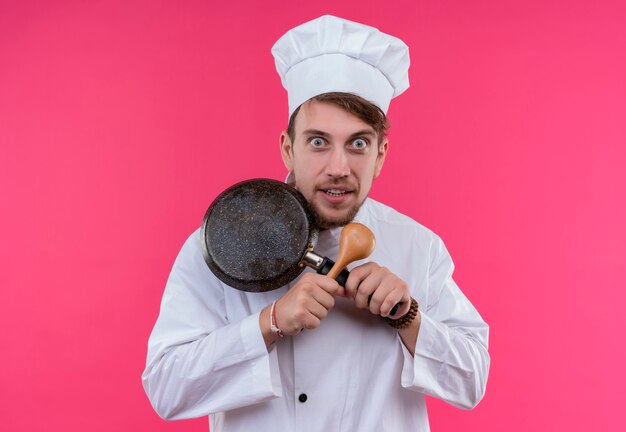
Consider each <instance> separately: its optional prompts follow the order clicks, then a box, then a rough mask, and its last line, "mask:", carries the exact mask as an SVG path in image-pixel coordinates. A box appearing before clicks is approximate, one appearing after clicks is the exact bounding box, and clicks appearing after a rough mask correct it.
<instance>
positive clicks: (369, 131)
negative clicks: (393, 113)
mask: <svg viewBox="0 0 626 432" xmlns="http://www.w3.org/2000/svg"><path fill="white" fill-rule="evenodd" d="M302 133H303V134H304V135H307V136H313V135H315V136H320V137H322V138H330V134H329V133H328V132H324V131H321V130H318V129H306V130H305V131H304V132H302ZM360 136H369V137H372V138H376V133H375V132H374V130H373V129H362V130H360V131H356V132H354V133H353V134H351V135H350V136H349V137H348V139H353V138H356V137H360Z"/></svg>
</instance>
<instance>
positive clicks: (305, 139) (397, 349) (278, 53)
mask: <svg viewBox="0 0 626 432" xmlns="http://www.w3.org/2000/svg"><path fill="white" fill-rule="evenodd" d="M273 53H274V55H275V57H276V64H277V68H278V70H279V73H280V74H281V78H282V80H283V84H284V85H285V87H286V88H287V90H288V94H289V113H290V123H289V127H288V129H287V131H285V132H283V133H282V134H281V136H280V146H281V153H282V157H283V160H284V163H285V166H286V167H287V169H288V170H289V172H290V175H289V180H288V181H289V182H290V183H292V184H293V185H294V186H295V187H296V188H297V189H298V190H299V191H300V192H301V193H302V194H303V195H304V197H305V198H306V199H307V201H308V202H309V204H310V206H311V207H312V209H313V210H314V212H315V214H316V218H317V222H318V224H319V225H320V226H321V227H323V228H324V229H325V230H324V231H322V232H321V234H320V237H319V240H318V243H317V246H316V251H318V252H319V253H320V254H324V255H327V256H336V253H337V248H338V238H339V232H340V231H341V226H343V225H345V224H346V223H348V222H350V221H352V220H354V221H358V222H361V223H363V224H365V225H366V226H368V227H369V228H370V229H371V230H372V231H373V232H374V234H375V236H376V239H377V244H376V249H375V251H374V253H373V254H372V256H371V257H370V258H368V260H367V261H368V262H366V263H360V265H358V264H359V263H357V265H354V266H351V269H350V270H351V271H350V277H349V279H348V281H347V282H346V286H345V288H342V287H340V286H339V285H338V284H337V282H336V281H334V280H332V279H330V278H328V277H326V276H322V275H317V274H314V273H312V272H305V273H304V274H303V275H302V276H301V277H299V278H298V279H296V280H295V281H293V282H292V283H291V284H289V285H288V286H285V287H282V288H280V289H278V290H275V291H271V292H266V293H248V292H242V291H237V290H235V289H232V288H230V287H228V286H226V285H224V284H223V283H221V282H220V281H219V280H218V279H217V278H216V277H215V276H214V275H213V274H212V273H211V272H210V270H209V269H208V268H207V266H206V264H205V263H204V260H203V258H202V253H201V243H200V242H201V240H200V236H199V233H198V232H196V233H194V234H193V235H192V236H191V237H190V238H189V240H188V241H187V242H186V243H185V245H184V246H183V249H182V250H181V252H180V254H179V256H178V258H177V260H176V263H175V264H174V268H173V269H172V273H171V275H170V278H169V280H168V284H167V287H166V291H165V294H164V296H163V302H162V306H161V313H160V315H159V319H158V321H157V323H156V325H155V328H154V331H153V333H152V335H151V337H150V342H149V352H148V362H147V366H146V370H145V372H144V374H143V382H144V388H145V389H146V392H147V394H148V396H149V397H150V400H151V402H152V404H153V406H154V408H155V409H156V410H157V412H158V413H159V414H160V415H161V416H163V417H165V418H171V419H177V418H189V417H198V416H204V415H209V419H210V427H211V431H248V430H252V429H255V430H289V431H291V430H294V431H335V430H337V431H338V430H345V431H356V430H363V431H367V430H377V431H384V430H389V431H394V432H395V431H398V430H400V431H402V430H422V431H425V430H429V426H428V417H427V413H426V406H425V400H424V395H426V394H428V395H431V396H434V397H438V398H441V399H443V400H446V401H448V402H450V403H451V404H454V405H456V406H459V407H463V408H472V407H473V406H475V405H476V404H477V403H478V402H479V401H480V399H481V398H482V396H483V394H484V391H485V386H486V381H487V373H488V369H489V354H488V352H487V338H488V327H487V325H486V324H485V323H484V322H483V320H482V319H481V318H480V315H479V314H478V313H477V312H476V310H475V309H474V308H473V307H472V305H471V304H470V302H469V301H468V300H467V299H466V298H465V297H464V296H463V294H462V293H461V291H460V290H459V289H458V287H457V286H456V284H455V283H454V281H453V280H452V271H453V264H452V261H451V259H450V257H449V255H448V253H447V251H446V250H445V247H444V246H443V243H442V242H441V240H440V239H439V238H438V237H437V236H436V235H435V234H433V233H432V232H431V231H429V230H427V229H426V228H424V227H422V226H421V225H419V224H418V223H416V222H415V221H413V220H411V219H410V218H408V217H406V216H403V215H401V214H399V213H397V212H395V211H394V210H392V209H391V208H389V207H386V206H384V205H382V204H380V203H377V202H375V201H374V200H372V199H369V198H367V195H368V193H369V191H370V188H371V186H372V183H373V181H374V179H375V178H376V177H377V176H378V174H379V173H380V171H381V169H382V167H383V163H384V160H385V156H386V153H387V150H388V142H387V139H386V137H385V130H386V118H385V112H386V110H387V108H388V105H389V101H390V100H391V98H392V97H393V96H396V95H398V94H400V93H402V92H403V91H404V90H405V89H406V88H407V87H408V79H407V71H408V63H409V62H408V50H407V48H406V46H405V45H404V44H403V43H402V42H401V41H399V40H398V39H396V38H394V37H391V36H389V35H386V34H383V33H380V32H379V31H377V30H376V29H374V28H372V27H368V26H364V25H361V24H357V23H353V22H350V21H346V20H342V19H339V18H335V17H330V16H325V17H321V18H319V19H317V20H314V21H311V22H309V23H306V24H303V25H302V26H299V27H296V28H295V29H293V30H291V31H290V32H288V33H287V34H286V35H285V36H283V37H282V38H281V39H280V40H279V41H278V42H277V43H276V45H275V46H274V49H273ZM370 297H371V300H369V298H370ZM398 302H400V303H401V307H400V308H399V310H398V311H397V312H396V314H395V315H394V316H388V315H389V314H390V311H391V308H392V307H393V305H395V304H396V303H398ZM418 305H419V311H418ZM305 329H306V330H305Z"/></svg>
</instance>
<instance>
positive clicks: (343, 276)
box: [317, 257, 402, 315]
mask: <svg viewBox="0 0 626 432" xmlns="http://www.w3.org/2000/svg"><path fill="white" fill-rule="evenodd" d="M334 265H335V262H334V261H333V260H331V259H330V258H327V257H324V260H323V261H322V264H320V267H319V269H317V273H319V274H321V275H327V274H328V272H329V271H330V269H331V268H333V266H334ZM348 276H350V272H349V271H348V270H347V269H343V270H341V273H339V275H337V277H336V278H335V280H336V281H337V282H338V283H339V285H341V286H343V287H345V286H346V281H347V280H348ZM371 299H372V296H371V295H370V300H371ZM401 304H402V303H398V304H397V305H395V306H394V307H393V308H391V312H389V315H395V314H396V312H398V308H399V307H400V305H401Z"/></svg>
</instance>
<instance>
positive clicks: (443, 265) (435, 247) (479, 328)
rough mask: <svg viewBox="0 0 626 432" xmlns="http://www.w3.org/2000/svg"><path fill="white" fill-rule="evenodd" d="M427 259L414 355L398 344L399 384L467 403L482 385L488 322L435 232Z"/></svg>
mask: <svg viewBox="0 0 626 432" xmlns="http://www.w3.org/2000/svg"><path fill="white" fill-rule="evenodd" d="M430 263H431V264H430V266H429V270H428V279H427V281H428V290H427V292H428V296H427V297H428V299H427V303H426V304H425V305H420V310H421V312H420V313H421V326H420V330H419V334H418V337H417V342H416V346H415V355H414V356H411V355H410V353H409V352H408V350H406V348H404V347H403V349H404V356H405V359H404V367H403V371H402V386H403V387H405V388H409V389H411V390H415V391H418V392H421V393H424V394H428V395H430V396H434V397H436V398H439V399H442V400H445V401H447V402H449V403H451V404H452V405H454V406H457V407H459V408H465V409H470V408H473V407H475V406H476V405H477V404H478V402H480V400H481V399H482V397H483V396H484V393H485V387H486V385H487V375H488V372H489V363H490V358H489V353H488V351H487V347H488V337H489V327H488V325H487V324H486V323H485V322H484V321H483V319H482V318H481V317H480V315H479V314H478V312H477V311H476V309H475V308H474V307H473V306H472V304H471V303H470V302H469V300H468V299H467V298H466V297H465V296H464V295H463V293H462V292H461V290H460V289H459V288H458V287H457V285H456V283H455V282H454V280H453V279H452V272H453V270H454V265H453V263H452V260H451V258H450V255H449V254H448V252H447V250H446V249H445V247H444V245H443V242H442V241H441V240H440V239H439V238H438V237H435V241H434V242H433V244H432V246H431V260H430Z"/></svg>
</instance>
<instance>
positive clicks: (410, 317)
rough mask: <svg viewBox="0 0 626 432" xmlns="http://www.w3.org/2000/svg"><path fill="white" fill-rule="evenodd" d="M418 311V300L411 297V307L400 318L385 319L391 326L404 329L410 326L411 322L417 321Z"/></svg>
mask: <svg viewBox="0 0 626 432" xmlns="http://www.w3.org/2000/svg"><path fill="white" fill-rule="evenodd" d="M418 311H419V305H418V304H417V300H415V299H414V298H413V297H411V305H410V307H409V311H408V312H407V313H406V314H404V315H402V316H401V317H400V318H397V319H392V318H389V317H384V318H383V319H384V320H385V321H386V322H387V324H389V325H390V326H391V327H393V328H395V329H397V330H402V329H405V328H407V327H409V326H410V325H411V323H413V321H415V318H416V317H417V315H418Z"/></svg>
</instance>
